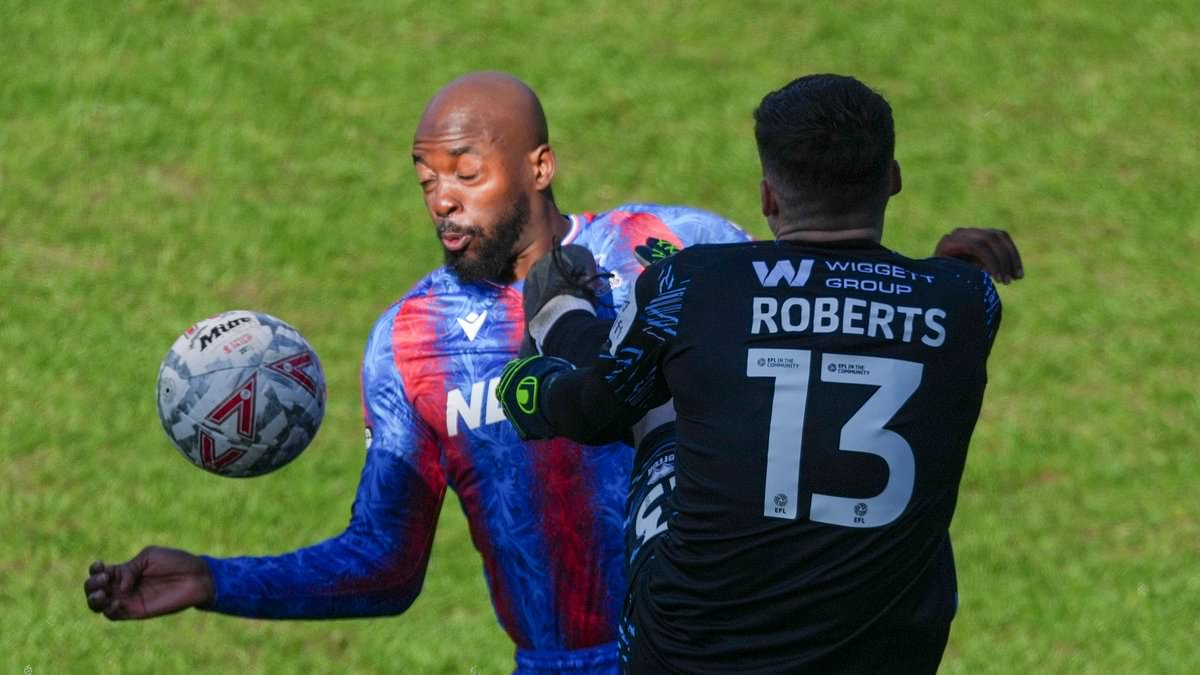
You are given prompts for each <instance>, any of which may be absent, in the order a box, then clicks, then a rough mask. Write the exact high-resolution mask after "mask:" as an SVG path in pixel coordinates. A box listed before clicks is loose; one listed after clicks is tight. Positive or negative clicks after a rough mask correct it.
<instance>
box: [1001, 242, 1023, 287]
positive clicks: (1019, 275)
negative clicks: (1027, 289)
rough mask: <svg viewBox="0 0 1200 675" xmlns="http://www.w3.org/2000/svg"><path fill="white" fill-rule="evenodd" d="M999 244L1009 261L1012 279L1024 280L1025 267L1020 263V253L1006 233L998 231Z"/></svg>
mask: <svg viewBox="0 0 1200 675" xmlns="http://www.w3.org/2000/svg"><path fill="white" fill-rule="evenodd" d="M999 233H1000V242H1001V245H1002V246H1003V247H1004V250H1005V253H1006V255H1007V256H1008V259H1009V261H1010V263H1009V266H1010V267H1011V268H1012V275H1013V278H1014V279H1024V278H1025V265H1024V264H1023V263H1022V262H1021V252H1020V251H1018V250H1017V244H1016V243H1015V242H1014V241H1013V240H1012V237H1010V236H1009V234H1008V232H1006V231H1004V230H999Z"/></svg>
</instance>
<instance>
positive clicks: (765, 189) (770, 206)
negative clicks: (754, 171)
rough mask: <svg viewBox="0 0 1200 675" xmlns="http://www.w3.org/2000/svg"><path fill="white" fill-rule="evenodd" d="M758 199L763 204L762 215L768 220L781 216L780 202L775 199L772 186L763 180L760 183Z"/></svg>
mask: <svg viewBox="0 0 1200 675" xmlns="http://www.w3.org/2000/svg"><path fill="white" fill-rule="evenodd" d="M758 198H759V201H761V202H762V214H763V215H764V216H766V217H768V218H770V217H772V216H777V215H779V200H778V199H777V198H776V197H775V191H774V190H773V189H771V184H770V183H768V182H767V179H766V178H763V179H762V180H761V181H759V183H758Z"/></svg>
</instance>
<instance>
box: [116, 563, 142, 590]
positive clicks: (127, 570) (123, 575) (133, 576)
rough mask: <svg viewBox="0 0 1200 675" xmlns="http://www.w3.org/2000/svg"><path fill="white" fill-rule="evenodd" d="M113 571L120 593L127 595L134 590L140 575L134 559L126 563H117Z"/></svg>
mask: <svg viewBox="0 0 1200 675" xmlns="http://www.w3.org/2000/svg"><path fill="white" fill-rule="evenodd" d="M112 572H113V581H114V583H115V584H116V587H117V594H118V595H125V594H127V593H129V592H131V591H132V590H133V586H134V584H136V583H137V580H138V576H139V575H138V573H137V571H136V568H135V567H134V563H133V561H132V560H131V561H129V562H127V563H125V564H124V565H117V566H116V567H114V568H112Z"/></svg>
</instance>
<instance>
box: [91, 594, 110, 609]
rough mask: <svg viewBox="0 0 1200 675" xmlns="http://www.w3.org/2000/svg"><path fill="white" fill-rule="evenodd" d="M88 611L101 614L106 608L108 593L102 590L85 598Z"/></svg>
mask: <svg viewBox="0 0 1200 675" xmlns="http://www.w3.org/2000/svg"><path fill="white" fill-rule="evenodd" d="M87 604H88V609H90V610H92V611H93V612H102V611H104V610H105V609H106V608H107V607H108V593H105V592H104V591H103V590H99V591H93V592H91V593H89V594H88V596H87Z"/></svg>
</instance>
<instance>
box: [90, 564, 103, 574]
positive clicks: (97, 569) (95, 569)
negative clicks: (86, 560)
mask: <svg viewBox="0 0 1200 675" xmlns="http://www.w3.org/2000/svg"><path fill="white" fill-rule="evenodd" d="M103 571H104V563H102V562H100V561H99V560H97V561H95V562H93V563H92V564H91V565H89V566H88V574H93V575H94V574H99V573H101V572H103Z"/></svg>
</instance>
